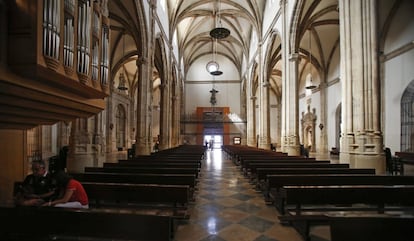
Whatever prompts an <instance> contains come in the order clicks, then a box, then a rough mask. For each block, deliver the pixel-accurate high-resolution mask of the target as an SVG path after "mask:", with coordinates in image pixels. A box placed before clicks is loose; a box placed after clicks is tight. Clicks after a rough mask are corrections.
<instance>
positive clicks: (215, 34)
mask: <svg viewBox="0 0 414 241" xmlns="http://www.w3.org/2000/svg"><path fill="white" fill-rule="evenodd" d="M220 7H221V3H220V0H219V1H218V13H217V14H215V28H213V29H212V30H211V31H210V36H211V37H212V38H215V39H223V38H227V37H228V36H229V35H230V30H228V29H227V28H224V27H223V26H222V25H221V15H220Z"/></svg>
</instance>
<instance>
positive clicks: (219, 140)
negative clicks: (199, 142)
mask: <svg viewBox="0 0 414 241" xmlns="http://www.w3.org/2000/svg"><path fill="white" fill-rule="evenodd" d="M204 143H208V145H207V148H208V149H210V150H213V149H220V148H221V146H222V145H223V136H221V135H205V136H204Z"/></svg>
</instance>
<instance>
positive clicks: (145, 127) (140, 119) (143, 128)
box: [135, 58, 152, 155]
mask: <svg viewBox="0 0 414 241" xmlns="http://www.w3.org/2000/svg"><path fill="white" fill-rule="evenodd" d="M137 65H138V66H137V67H138V70H139V80H138V85H139V86H138V98H137V129H136V138H135V141H136V142H135V155H149V154H150V153H151V148H152V129H151V118H152V113H151V112H152V107H151V95H152V80H151V77H150V76H151V74H150V70H151V69H152V67H151V64H149V63H148V60H146V59H142V58H141V59H139V60H138V61H137Z"/></svg>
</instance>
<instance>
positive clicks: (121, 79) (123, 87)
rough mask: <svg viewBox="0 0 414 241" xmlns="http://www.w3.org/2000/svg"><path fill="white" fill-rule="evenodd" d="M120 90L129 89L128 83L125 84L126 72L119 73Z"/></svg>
mask: <svg viewBox="0 0 414 241" xmlns="http://www.w3.org/2000/svg"><path fill="white" fill-rule="evenodd" d="M118 90H128V87H126V85H125V77H124V73H120V74H119V85H118Z"/></svg>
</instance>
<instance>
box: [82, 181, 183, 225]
mask: <svg viewBox="0 0 414 241" xmlns="http://www.w3.org/2000/svg"><path fill="white" fill-rule="evenodd" d="M82 185H83V187H84V188H85V191H86V193H87V194H88V198H89V205H90V206H92V207H97V208H100V207H103V208H106V207H116V208H134V209H142V210H144V211H146V212H149V211H150V210H151V211H153V212H157V214H161V213H166V214H168V215H170V216H172V217H175V218H188V214H187V212H186V210H187V206H188V204H189V202H190V200H191V199H190V196H189V187H188V186H185V185H158V184H131V183H99V182H82Z"/></svg>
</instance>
